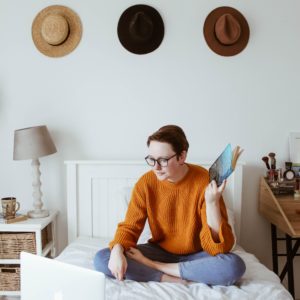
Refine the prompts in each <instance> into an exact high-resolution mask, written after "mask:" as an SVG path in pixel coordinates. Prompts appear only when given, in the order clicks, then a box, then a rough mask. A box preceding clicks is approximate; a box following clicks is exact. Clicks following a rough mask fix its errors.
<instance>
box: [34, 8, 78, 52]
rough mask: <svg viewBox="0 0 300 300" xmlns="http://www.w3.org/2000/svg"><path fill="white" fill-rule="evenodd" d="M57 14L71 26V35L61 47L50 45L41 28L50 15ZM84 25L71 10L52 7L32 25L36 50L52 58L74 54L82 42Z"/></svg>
mask: <svg viewBox="0 0 300 300" xmlns="http://www.w3.org/2000/svg"><path fill="white" fill-rule="evenodd" d="M52 14H57V15H61V16H63V17H64V18H65V19H66V20H67V22H68V25H69V35H68V37H67V39H66V40H65V41H64V42H63V43H62V44H60V45H56V46H54V45H50V44H48V43H47V42H46V41H45V40H44V38H43V36H42V33H41V26H42V24H43V21H44V19H45V18H46V17H47V16H48V15H52ZM81 35H82V25H81V21H80V18H79V16H78V15H77V14H76V13H75V12H74V11H73V10H71V9H70V8H68V7H66V6H62V5H52V6H48V7H46V8H44V9H43V10H42V11H40V12H39V13H38V15H37V16H36V17H35V19H34V21H33V23H32V39H33V42H34V44H35V46H36V48H37V49H38V50H39V51H40V52H41V53H43V54H45V55H47V56H50V57H61V56H64V55H67V54H69V53H70V52H72V51H73V50H74V49H75V48H76V47H77V45H78V44H79V42H80V39H81Z"/></svg>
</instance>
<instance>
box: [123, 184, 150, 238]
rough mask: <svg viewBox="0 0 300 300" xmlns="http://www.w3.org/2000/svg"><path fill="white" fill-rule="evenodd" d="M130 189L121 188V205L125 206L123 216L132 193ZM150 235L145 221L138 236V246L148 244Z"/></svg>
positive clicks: (127, 187)
mask: <svg viewBox="0 0 300 300" xmlns="http://www.w3.org/2000/svg"><path fill="white" fill-rule="evenodd" d="M132 189H133V188H132V187H129V186H126V187H123V188H122V194H123V197H122V198H123V204H124V205H125V208H126V209H125V214H126V211H127V207H128V204H129V201H130V198H131V192H132ZM125 214H124V218H125ZM151 237H152V234H151V230H150V227H149V223H148V219H147V220H146V223H145V227H144V229H143V231H142V233H141V235H140V238H139V240H138V242H137V243H138V244H145V243H147V242H148V240H149V239H151Z"/></svg>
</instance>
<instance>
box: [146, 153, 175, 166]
mask: <svg viewBox="0 0 300 300" xmlns="http://www.w3.org/2000/svg"><path fill="white" fill-rule="evenodd" d="M176 155H177V154H176V153H175V154H174V155H172V156H170V157H169V158H158V159H154V158H152V157H150V156H149V155H148V156H146V157H145V160H146V162H147V164H148V165H149V166H151V167H154V166H155V163H158V165H159V166H160V167H167V166H168V162H169V160H170V159H171V158H173V157H175V156H176Z"/></svg>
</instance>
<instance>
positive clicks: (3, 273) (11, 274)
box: [0, 265, 20, 291]
mask: <svg viewBox="0 0 300 300" xmlns="http://www.w3.org/2000/svg"><path fill="white" fill-rule="evenodd" d="M19 290H20V265H0V291H19Z"/></svg>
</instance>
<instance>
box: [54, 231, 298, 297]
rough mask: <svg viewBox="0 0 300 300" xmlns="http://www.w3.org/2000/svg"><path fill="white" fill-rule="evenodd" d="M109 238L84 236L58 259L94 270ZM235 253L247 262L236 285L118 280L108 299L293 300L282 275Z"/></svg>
mask: <svg viewBox="0 0 300 300" xmlns="http://www.w3.org/2000/svg"><path fill="white" fill-rule="evenodd" d="M107 245H108V241H107V240H105V239H95V238H87V237H81V238H78V239H77V240H76V241H75V242H73V243H71V244H70V245H69V246H67V247H66V248H65V250H64V251H63V252H62V253H61V254H60V255H59V256H58V257H57V258H56V259H58V260H60V261H64V262H67V263H70V264H74V265H78V266H82V267H85V268H89V269H94V267H93V258H94V255H95V253H96V252H97V251H98V250H99V249H101V248H104V247H107ZM233 252H234V253H236V254H238V255H239V256H240V257H242V258H243V260H244V261H245V263H246V272H245V274H244V276H243V277H242V278H241V280H240V281H239V282H238V283H237V284H236V285H234V286H229V287H225V286H213V287H210V286H207V285H205V284H202V283H191V284H189V285H187V286H185V285H183V284H177V283H158V282H148V283H140V282H135V281H131V280H125V281H122V282H119V281H117V280H115V279H110V278H107V280H106V299H107V300H110V299H111V300H116V299H119V300H128V299H131V300H135V299H143V300H148V299H149V300H162V299H166V300H167V299H170V300H171V299H172V300H192V299H197V300H202V299H203V300H204V299H231V300H234V299H236V300H243V299H245V300H246V299H249V300H253V299H257V300H260V299H261V300H267V299H270V300H288V299H291V300H292V299H293V298H292V296H291V295H290V294H289V292H288V291H287V290H286V289H285V288H284V287H283V285H282V284H281V283H280V280H279V278H278V276H277V275H276V274H275V273H273V272H272V271H270V270H269V269H267V268H266V267H265V266H264V265H262V264H261V263H260V262H259V261H258V260H257V258H256V257H255V256H254V255H252V254H250V253H247V252H245V251H244V250H243V249H242V248H241V247H239V246H237V247H236V248H235V250H234V251H233Z"/></svg>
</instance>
